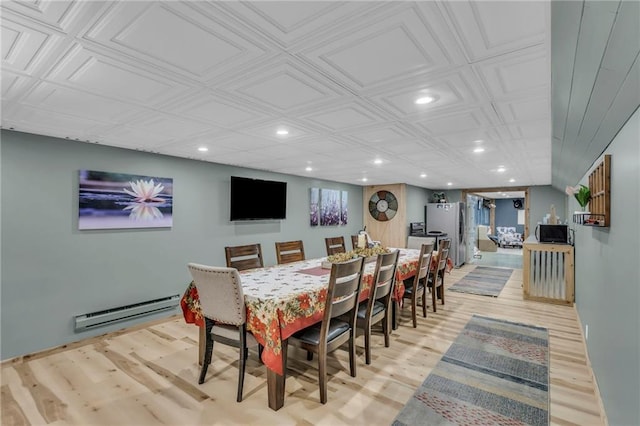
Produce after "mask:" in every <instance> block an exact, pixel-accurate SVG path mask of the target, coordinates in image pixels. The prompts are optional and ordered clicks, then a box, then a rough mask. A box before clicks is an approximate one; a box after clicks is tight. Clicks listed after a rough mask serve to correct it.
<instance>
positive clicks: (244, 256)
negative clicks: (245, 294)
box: [224, 244, 264, 271]
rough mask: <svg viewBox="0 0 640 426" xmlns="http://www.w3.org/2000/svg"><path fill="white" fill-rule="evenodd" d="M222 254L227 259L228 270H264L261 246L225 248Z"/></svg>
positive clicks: (250, 245)
mask: <svg viewBox="0 0 640 426" xmlns="http://www.w3.org/2000/svg"><path fill="white" fill-rule="evenodd" d="M224 253H225V256H226V258H227V267H229V268H236V269H237V270H238V271H244V270H247V269H254V268H264V260H263V259H262V246H261V245H260V244H248V245H245V246H233V247H225V248H224Z"/></svg>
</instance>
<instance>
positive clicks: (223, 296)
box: [188, 263, 258, 402]
mask: <svg viewBox="0 0 640 426" xmlns="http://www.w3.org/2000/svg"><path fill="white" fill-rule="evenodd" d="M188 268H189V272H190V273H191V276H192V278H193V282H194V284H195V286H196V289H197V290H198V296H199V299H200V307H201V309H202V315H203V316H204V320H205V342H206V349H205V354H204V361H203V362H202V371H201V372H200V378H199V379H198V383H199V384H202V383H204V379H205V377H206V375H207V369H208V368H209V364H211V358H212V356H213V342H219V343H222V344H224V345H229V346H233V347H236V348H238V350H239V366H240V368H239V371H238V395H237V398H236V400H237V401H238V402H241V401H242V387H243V385H244V370H245V362H246V359H247V355H248V350H247V348H248V347H249V346H257V345H258V342H257V341H256V339H255V337H253V334H251V332H247V325H246V308H245V303H244V295H243V293H242V285H241V282H240V274H238V270H237V269H235V268H224V267H214V266H206V265H199V264H197V263H189V264H188Z"/></svg>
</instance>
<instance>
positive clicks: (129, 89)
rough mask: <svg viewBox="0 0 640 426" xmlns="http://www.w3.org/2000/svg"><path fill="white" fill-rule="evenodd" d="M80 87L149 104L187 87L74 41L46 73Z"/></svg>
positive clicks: (104, 94) (49, 77)
mask: <svg viewBox="0 0 640 426" xmlns="http://www.w3.org/2000/svg"><path fill="white" fill-rule="evenodd" d="M46 78H47V79H48V80H51V81H55V82H58V83H61V84H67V85H71V86H72V87H74V88H76V89H79V90H87V91H89V92H93V93H97V94H101V95H103V96H107V97H114V98H118V99H122V100H128V101H132V102H137V103H141V104H143V105H146V106H150V105H154V104H156V103H158V102H160V101H163V100H167V99H170V98H171V97H173V96H177V95H178V94H179V93H180V92H181V91H184V90H186V86H184V85H182V84H180V83H178V82H177V81H172V80H168V79H166V78H165V77H162V76H160V75H154V74H151V73H149V72H144V71H142V70H140V69H137V68H134V67H132V66H130V65H127V64H125V63H122V62H119V61H116V60H114V59H112V58H109V57H106V56H103V55H101V54H99V53H96V52H93V51H91V50H90V49H87V48H85V47H83V46H82V45H80V44H78V43H74V44H73V45H72V47H71V48H70V49H69V50H68V52H67V53H66V54H65V55H64V56H63V58H62V60H60V61H59V62H58V63H57V64H56V65H55V66H54V68H53V69H52V70H51V71H50V72H49V74H48V75H47V76H46Z"/></svg>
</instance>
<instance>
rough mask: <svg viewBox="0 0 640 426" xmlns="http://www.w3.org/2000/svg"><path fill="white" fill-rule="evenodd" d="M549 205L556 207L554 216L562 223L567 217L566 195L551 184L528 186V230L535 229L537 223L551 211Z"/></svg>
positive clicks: (532, 230)
mask: <svg viewBox="0 0 640 426" xmlns="http://www.w3.org/2000/svg"><path fill="white" fill-rule="evenodd" d="M551 205H553V206H554V207H555V208H556V216H558V217H560V221H561V222H562V223H564V221H565V218H566V217H567V213H566V211H567V195H566V194H565V193H564V192H562V191H558V190H557V189H555V188H554V187H552V186H532V187H530V188H529V232H530V233H531V235H533V233H534V232H535V230H536V226H537V225H538V223H540V222H542V218H543V217H544V216H545V215H546V214H547V213H550V211H551Z"/></svg>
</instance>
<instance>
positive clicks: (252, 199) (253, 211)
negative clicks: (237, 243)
mask: <svg viewBox="0 0 640 426" xmlns="http://www.w3.org/2000/svg"><path fill="white" fill-rule="evenodd" d="M286 216H287V183H286V182H276V181H271V180H261V179H250V178H244V177H238V176H231V208H230V219H231V220H232V221H234V220H261V219H285V218H286Z"/></svg>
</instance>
